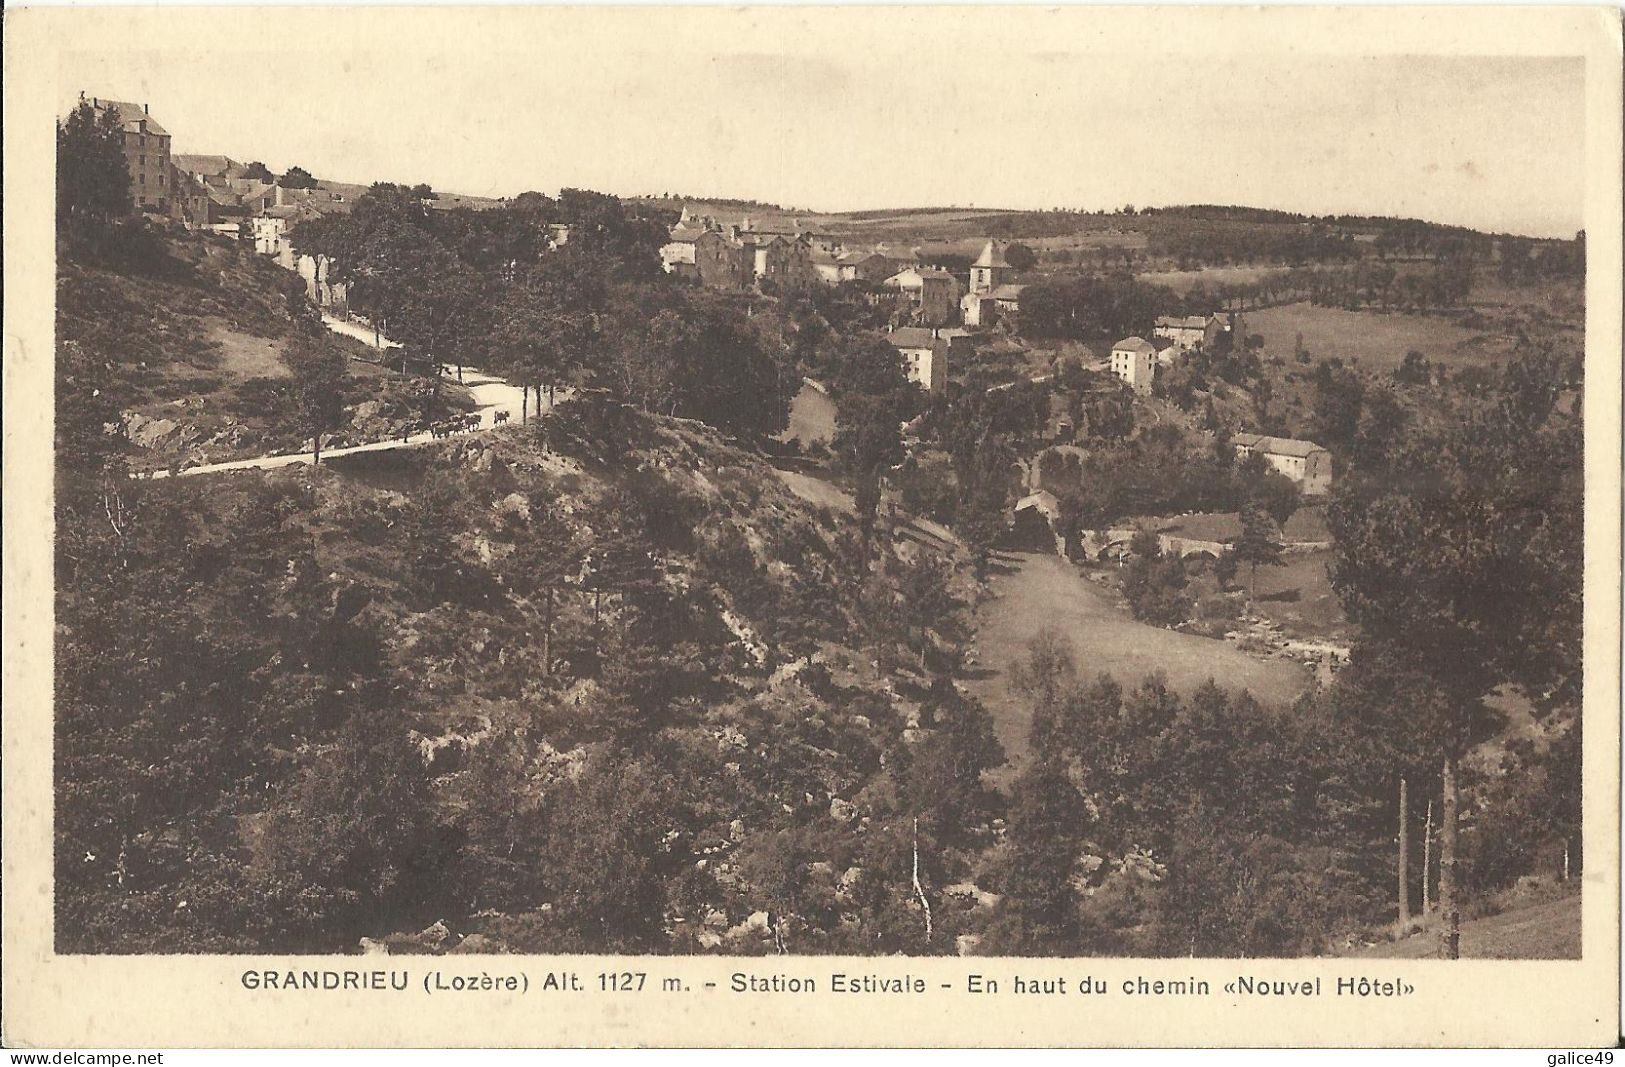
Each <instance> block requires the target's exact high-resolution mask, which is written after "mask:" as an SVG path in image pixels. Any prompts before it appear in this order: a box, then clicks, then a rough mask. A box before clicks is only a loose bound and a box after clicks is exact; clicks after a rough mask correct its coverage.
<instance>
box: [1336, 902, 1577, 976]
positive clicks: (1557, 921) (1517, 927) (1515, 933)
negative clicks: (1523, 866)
mask: <svg viewBox="0 0 1625 1067" xmlns="http://www.w3.org/2000/svg"><path fill="white" fill-rule="evenodd" d="M1437 952H1438V939H1437V938H1436V937H1434V936H1432V934H1431V933H1421V934H1415V935H1413V936H1411V937H1408V938H1406V939H1405V940H1403V941H1391V942H1387V943H1385V944H1381V945H1373V946H1371V947H1370V948H1366V949H1362V950H1360V951H1357V952H1354V953H1351V955H1355V956H1365V957H1370V958H1374V959H1391V960H1415V959H1426V958H1428V957H1430V956H1433V955H1435V954H1436V953H1437ZM1461 955H1462V958H1463V959H1474V960H1577V959H1579V958H1580V894H1579V893H1573V894H1570V895H1569V896H1564V897H1559V898H1558V899H1556V900H1548V901H1544V902H1542V903H1539V904H1531V905H1528V906H1527V907H1518V908H1511V909H1509V910H1507V911H1504V912H1502V913H1501V914H1499V915H1491V916H1488V917H1486V918H1483V919H1469V920H1467V921H1466V922H1464V923H1462V924H1461Z"/></svg>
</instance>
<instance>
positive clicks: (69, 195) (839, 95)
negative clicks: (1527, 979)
mask: <svg viewBox="0 0 1625 1067" xmlns="http://www.w3.org/2000/svg"><path fill="white" fill-rule="evenodd" d="M363 58H371V57H363ZM107 59H108V61H107V62H101V63H97V64H95V65H94V68H93V69H94V80H86V81H85V82H84V83H83V84H81V85H77V86H74V87H72V88H73V92H72V95H71V96H69V97H67V98H66V99H64V100H63V104H62V113H61V117H60V120H59V122H58V125H57V132H56V137H57V160H56V166H57V187H56V193H57V202H56V225H57V237H58V243H57V254H58V255H57V270H56V293H57V304H56V385H57V389H56V398H55V406H56V442H55V444H56V515H55V519H56V543H55V553H56V583H57V584H56V621H57V628H56V668H55V669H56V677H55V686H56V692H55V698H56V703H55V720H56V725H55V729H56V753H55V774H56V813H57V815H56V827H55V835H56V876H55V886H56V900H55V909H56V914H55V942H56V946H57V950H58V951H59V952H75V953H76V952H84V953H148V952H165V953H199V952H203V953H210V952H234V953H238V952H278V953H288V952H296V953H297V952H319V953H335V952H357V953H379V954H391V953H403V952H404V953H442V952H458V953H468V952H514V951H517V952H549V953H551V952H617V953H699V952H718V953H731V954H765V953H788V954H798V953H840V954H893V953H910V954H961V955H967V954H977V953H988V954H993V955H1018V956H1026V955H1037V956H1046V955H1063V956H1079V955H1125V956H1158V955H1177V956H1187V955H1196V956H1249V957H1256V956H1305V955H1327V954H1353V955H1368V956H1379V957H1382V956H1396V955H1398V956H1417V955H1444V956H1450V957H1454V956H1458V955H1462V954H1466V955H1471V956H1485V957H1514V958H1565V957H1572V956H1575V955H1577V954H1578V951H1579V930H1580V922H1579V916H1580V911H1579V906H1580V889H1579V887H1580V876H1581V875H1582V874H1583V872H1584V870H1585V856H1584V854H1583V850H1582V849H1581V848H1580V844H1581V841H1580V825H1581V808H1582V805H1581V791H1580V785H1581V782H1580V773H1579V772H1580V752H1581V747H1580V723H1581V714H1580V702H1579V700H1578V683H1579V679H1580V677H1581V667H1582V663H1581V656H1580V605H1581V596H1580V594H1581V588H1582V580H1583V563H1582V558H1581V550H1582V541H1581V513H1582V505H1583V465H1582V458H1583V455H1582V430H1583V419H1584V412H1583V410H1582V405H1581V403H1580V397H1581V386H1582V381H1583V370H1584V358H1583V348H1582V345H1581V338H1582V336H1583V329H1584V317H1585V294H1584V284H1583V283H1584V275H1585V232H1584V229H1583V226H1582V213H1581V207H1582V197H1581V190H1582V184H1581V164H1582V138H1583V132H1584V127H1583V122H1582V119H1583V115H1582V111H1581V102H1582V98H1583V88H1584V81H1583V76H1584V71H1583V65H1582V64H1581V63H1580V62H1579V61H1573V60H1565V59H1560V58H1559V59H1515V60H1497V59H1440V58H1431V59H1429V58H1423V59H1412V58H1406V57H1390V58H1382V59H1364V58H1350V59H1346V60H1343V61H1339V62H1332V63H1328V62H1325V61H1323V60H1320V59H1311V58H1303V59H1297V60H1294V59H1290V58H1287V59H1283V58H1281V57H1276V56H1271V57H1268V58H1264V57H1260V58H1259V59H1258V60H1256V61H1253V60H1249V59H1246V58H1240V59H1235V58H1232V59H1229V60H1226V61H1224V62H1221V63H1218V64H1213V65H1207V66H1205V67H1204V68H1203V69H1188V70H1185V71H1182V72H1181V76H1180V77H1179V78H1178V79H1172V80H1166V81H1163V80H1160V79H1159V83H1158V84H1157V85H1156V86H1155V88H1154V90H1153V91H1152V92H1149V93H1148V92H1147V91H1146V89H1145V87H1144V86H1143V85H1141V84H1140V83H1139V82H1138V81H1137V80H1136V81H1133V82H1128V83H1125V82H1124V81H1123V80H1122V79H1120V78H1118V77H1117V75H1116V72H1114V70H1113V69H1112V67H1111V66H1110V65H1107V64H1091V65H1074V64H1071V63H1068V62H1067V61H1066V57H1063V56H1056V55H1052V54H1046V53H1043V52H1040V51H1037V50H1035V51H1033V52H1032V53H1030V54H1027V55H1018V56H1005V57H1003V58H1002V59H1001V60H1000V62H998V63H997V64H996V65H994V66H993V67H992V68H991V69H990V70H989V71H988V73H987V77H986V80H985V81H979V80H976V79H963V80H960V81H959V82H958V83H957V85H955V86H953V87H951V88H950V87H946V86H941V85H936V84H932V83H929V82H927V83H922V84H913V85H909V84H902V85H899V84H896V83H895V82H894V81H893V74H892V72H891V71H888V70H876V69H873V68H872V67H871V66H869V65H868V64H866V63H864V62H851V63H845V62H842V61H841V60H840V58H839V57H825V58H814V57H806V56H798V55H795V54H794V53H790V52H787V53H784V54H780V55H743V56H725V55H723V56H700V57H695V56H691V55H683V56H676V55H674V56H663V57H661V59H662V60H663V61H664V62H665V63H669V64H670V67H669V69H668V68H667V67H664V66H659V65H657V66H654V67H652V68H649V69H645V70H644V71H643V72H642V73H641V74H640V76H639V77H640V80H641V81H642V83H643V84H641V85H630V86H629V85H627V84H625V83H624V82H623V81H621V80H619V78H617V79H616V80H613V81H604V80H595V79H593V78H592V77H591V73H590V72H589V71H584V70H572V69H570V65H569V64H568V63H564V64H558V65H553V66H549V67H547V68H543V69H540V70H525V71H520V70H516V69H504V68H502V67H500V66H494V67H491V68H488V69H485V70H471V69H467V68H462V67H455V68H454V67H447V68H446V69H445V70H444V71H443V72H440V73H439V74H438V75H437V74H435V73H432V72H431V73H430V74H429V75H428V76H427V77H426V76H425V75H424V73H423V72H421V71H418V70H411V69H406V68H396V69H392V70H386V69H384V68H383V67H382V66H381V65H379V64H377V63H374V62H364V63H363V64H361V66H360V69H357V70H355V71H353V72H352V73H350V74H348V75H346V74H345V73H344V72H342V71H339V72H334V71H331V70H328V71H326V72H324V74H323V80H324V83H325V92H326V93H327V94H328V98H329V100H330V103H329V104H328V106H326V107H324V108H323V109H322V112H321V113H320V116H319V119H318V117H317V116H316V115H309V116H308V119H307V118H303V117H301V116H299V115H298V114H297V113H295V114H294V115H292V116H287V115H281V114H279V112H278V110H277V109H276V108H272V109H269V110H261V109H259V108H256V107H248V108H246V109H244V107H243V105H245V104H248V103H249V101H252V100H255V99H259V100H268V99H274V96H275V92H276V86H277V85H278V84H282V83H285V82H287V81H289V80H290V79H291V80H293V81H300V80H303V78H304V75H305V73H306V72H302V71H299V70H297V69H294V70H289V69H287V68H286V67H284V68H281V69H275V70H267V71H264V72H263V73H256V72H255V71H253V70H245V69H243V68H242V67H241V66H240V65H239V64H238V63H237V62H235V60H234V59H233V58H232V57H230V56H229V55H225V54H220V53H216V52H198V53H195V54H192V55H189V56H186V57H184V60H185V62H183V63H182V64H180V65H179V67H178V69H177V68H176V67H174V66H171V65H169V64H164V65H162V66H159V65H156V64H150V63H148V62H146V61H144V60H145V57H142V56H119V57H107ZM294 62H295V64H297V62H298V60H297V59H296V60H295V61H294ZM319 62H321V60H313V61H312V64H313V66H314V65H315V64H316V63H319ZM690 63H698V65H699V69H700V70H702V71H703V76H701V77H696V78H681V77H679V76H678V72H679V70H680V68H681V67H683V66H686V65H688V64H690ZM82 69H84V70H85V71H86V76H87V78H89V77H90V72H91V70H92V67H91V66H89V65H87V66H86V67H84V68H82ZM256 80H258V81H259V84H256ZM1285 82H1291V83H1292V84H1293V85H1294V86H1295V94H1296V98H1295V99H1292V100H1290V101H1286V100H1282V99H1281V98H1280V97H1279V96H1278V95H1277V92H1278V89H1279V87H1280V86H1281V85H1282V84H1283V83H1285ZM656 86H661V87H662V91H660V92H654V91H652V90H654V88H655V87H656ZM1040 87H1041V88H1042V90H1043V94H1044V99H1043V100H1042V102H1041V104H1040V105H1039V106H1038V107H1036V108H1034V109H1033V113H1032V115H1031V116H1030V117H1028V116H1023V115H1021V114H1019V113H1017V114H1014V115H1012V114H1011V113H1010V108H1011V102H1012V100H1014V99H1025V98H1028V97H1030V96H1031V95H1032V94H1033V93H1034V91H1035V89H1036V88H1040ZM644 89H648V90H651V91H649V92H647V93H646V94H645V93H644V92H642V91H641V90H644ZM566 93H568V94H570V95H571V96H573V97H574V99H575V103H576V106H577V108H578V109H579V111H580V113H581V118H580V119H578V120H577V121H585V120H589V119H595V120H596V122H595V123H594V124H595V125H597V126H598V130H597V134H596V136H595V137H593V138H592V139H591V140H582V139H577V138H572V137H567V136H564V135H562V133H560V132H553V131H549V130H548V129H546V128H545V127H539V126H538V125H537V124H536V118H537V116H536V114H535V109H536V107H538V106H545V105H544V103H543V102H545V101H548V100H553V99H560V98H561V97H562V96H563V94H566ZM888 93H895V94H896V98H895V99H892V100H891V101H890V102H889V104H888V106H887V108H886V109H885V110H884V111H881V112H879V113H876V112H875V111H874V101H876V100H877V99H884V98H885V94H888ZM736 96H743V97H746V98H748V99H750V98H753V99H751V102H750V103H748V104H746V106H745V110H746V113H747V114H748V115H752V116H759V117H760V119H761V121H759V122H757V121H752V122H750V123H749V124H747V125H746V126H744V127H743V128H741V127H738V126H733V125H732V124H727V125H725V126H724V127H723V129H722V130H721V131H718V134H717V135H715V136H713V131H712V129H711V127H712V126H713V125H718V124H724V123H726V122H727V120H726V118H722V117H719V118H716V119H711V118H707V117H705V116H708V115H711V114H717V115H719V116H725V115H726V112H727V109H728V108H729V107H730V106H731V104H732V101H733V100H734V98H735V97H736ZM475 98H479V103H478V104H477V105H476V104H475V103H474V101H475ZM764 98H765V99H764ZM611 101H613V107H612V106H611ZM476 109H477V113H476ZM1260 109H1267V110H1268V111H1269V112H1270V115H1271V118H1270V121H1269V122H1268V123H1258V122H1256V121H1250V120H1249V121H1238V120H1237V118H1236V117H1237V116H1242V115H1256V114H1257V113H1258V112H1259V111H1260ZM859 114H861V115H862V119H861V120H860V119H859V118H858V117H857V116H858V115H859ZM927 115H932V116H933V118H931V119H930V120H926V116H927ZM922 121H931V122H935V123H940V126H939V129H938V132H937V133H935V134H930V135H925V136H922V135H921V134H920V133H919V132H914V133H910V132H909V130H910V129H911V128H916V127H917V124H918V123H920V122H922ZM1057 123H1059V124H1061V125H1064V126H1070V125H1073V124H1077V125H1078V127H1079V128H1080V129H1087V130H1088V131H1089V137H1088V138H1087V140H1086V141H1084V140H1081V139H1080V140H1079V141H1076V142H1073V143H1071V144H1068V143H1066V142H1067V141H1068V140H1070V138H1067V137H1065V136H1063V137H1061V138H1060V139H1059V141H1058V139H1057V138H1055V137H1053V136H1046V133H1045V127H1046V126H1048V127H1051V128H1054V125H1055V124H1057ZM1445 127H1447V128H1449V129H1450V130H1451V131H1452V136H1451V137H1450V139H1449V140H1447V141H1446V140H1441V139H1440V138H1439V137H1438V136H1437V132H1438V130H1439V129H1440V128H1445ZM722 133H726V136H722V135H721V134H722ZM905 146H909V147H905ZM915 153H919V157H917V158H916V159H914V160H907V161H905V158H906V157H907V156H910V155H914V154H915ZM900 157H904V158H900Z"/></svg>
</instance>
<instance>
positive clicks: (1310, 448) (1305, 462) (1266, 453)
mask: <svg viewBox="0 0 1625 1067" xmlns="http://www.w3.org/2000/svg"><path fill="white" fill-rule="evenodd" d="M1230 443H1231V444H1232V445H1234V446H1235V449H1236V459H1237V461H1238V462H1239V461H1241V460H1243V459H1246V458H1247V457H1248V456H1251V455H1253V454H1254V453H1257V454H1259V455H1261V456H1263V457H1264V462H1266V463H1268V464H1269V465H1270V467H1271V468H1272V469H1273V470H1276V471H1279V472H1280V473H1282V474H1284V475H1286V476H1287V477H1288V478H1290V479H1292V481H1293V482H1295V483H1296V484H1297V486H1298V488H1299V489H1301V490H1302V491H1303V493H1304V495H1305V496H1319V495H1322V494H1324V493H1326V492H1327V491H1329V490H1330V489H1331V487H1332V454H1331V453H1330V452H1328V451H1327V450H1326V449H1324V448H1321V447H1320V446H1319V445H1317V444H1315V443H1314V442H1313V441H1298V440H1294V439H1293V438H1290V437H1265V436H1264V435H1263V434H1256V433H1238V434H1236V436H1235V437H1233V438H1231V439H1230Z"/></svg>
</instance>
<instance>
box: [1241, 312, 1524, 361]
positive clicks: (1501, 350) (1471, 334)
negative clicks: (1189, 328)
mask: <svg viewBox="0 0 1625 1067" xmlns="http://www.w3.org/2000/svg"><path fill="white" fill-rule="evenodd" d="M1246 322H1247V332H1248V333H1249V334H1258V335H1260V336H1262V337H1263V338H1264V351H1265V352H1267V353H1268V354H1270V355H1272V356H1284V357H1286V358H1287V359H1291V357H1292V353H1293V350H1294V345H1295V343H1296V341H1295V339H1296V337H1297V336H1298V335H1299V334H1302V335H1303V347H1304V348H1305V349H1306V350H1307V351H1308V353H1309V356H1310V359H1311V360H1312V361H1314V362H1319V361H1320V360H1322V359H1331V358H1332V357H1334V356H1335V357H1337V358H1339V359H1341V360H1342V361H1343V362H1344V363H1353V362H1354V361H1355V360H1358V361H1359V364H1360V366H1361V367H1362V368H1364V369H1366V370H1374V371H1391V370H1393V369H1394V368H1395V367H1397V366H1399V365H1400V363H1401V362H1403V361H1404V359H1405V353H1407V352H1410V351H1412V350H1414V351H1417V352H1420V353H1422V355H1424V356H1426V357H1427V358H1428V359H1429V360H1431V361H1433V362H1435V363H1446V364H1451V365H1454V366H1468V365H1473V364H1483V365H1487V364H1490V363H1497V362H1501V361H1504V360H1505V359H1506V358H1507V356H1508V354H1509V353H1510V351H1511V347H1510V339H1507V338H1502V337H1497V336H1493V335H1491V334H1486V333H1483V332H1480V331H1477V330H1469V329H1465V328H1463V327H1461V326H1458V325H1457V324H1456V323H1455V322H1453V321H1452V320H1450V319H1448V318H1444V317H1440V316H1435V315H1411V314H1406V313H1403V312H1397V311H1395V312H1381V311H1346V310H1344V309H1343V308H1333V307H1316V306H1314V305H1313V304H1310V303H1309V302H1308V301H1301V302H1299V303H1296V304H1283V305H1282V306H1280V307H1273V308H1266V309H1265V310H1263V311H1249V312H1247V313H1246Z"/></svg>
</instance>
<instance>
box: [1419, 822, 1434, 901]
mask: <svg viewBox="0 0 1625 1067" xmlns="http://www.w3.org/2000/svg"><path fill="white" fill-rule="evenodd" d="M1432 870H1433V801H1432V800H1431V799H1430V800H1429V801H1428V817H1427V822H1425V823H1423V824H1422V921H1423V922H1427V919H1428V916H1429V915H1431V914H1433V894H1432V891H1431V890H1430V888H1429V882H1428V875H1429V872H1431V871H1432Z"/></svg>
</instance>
